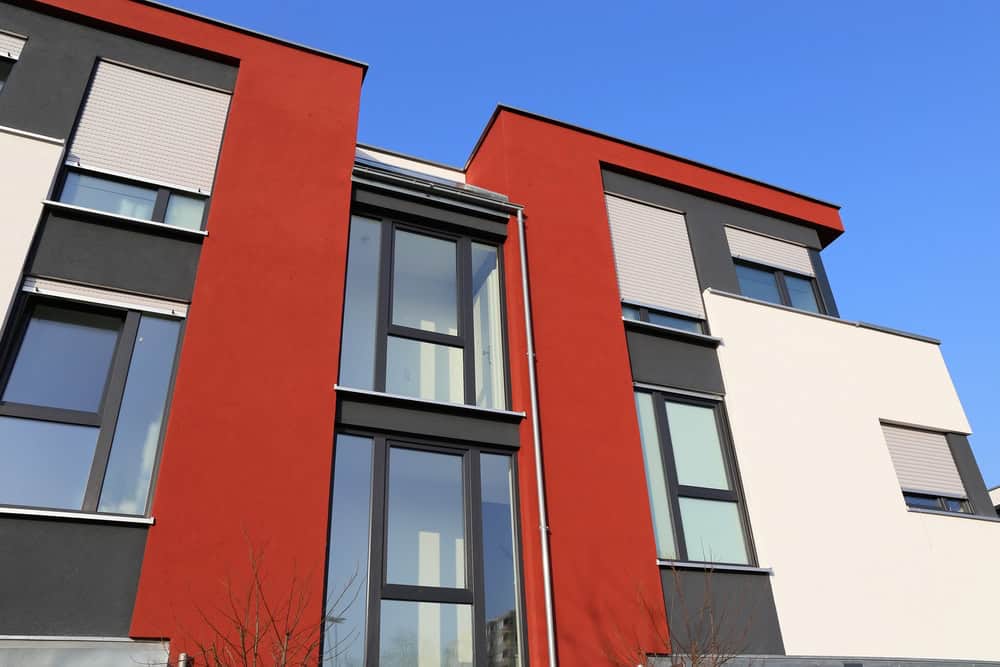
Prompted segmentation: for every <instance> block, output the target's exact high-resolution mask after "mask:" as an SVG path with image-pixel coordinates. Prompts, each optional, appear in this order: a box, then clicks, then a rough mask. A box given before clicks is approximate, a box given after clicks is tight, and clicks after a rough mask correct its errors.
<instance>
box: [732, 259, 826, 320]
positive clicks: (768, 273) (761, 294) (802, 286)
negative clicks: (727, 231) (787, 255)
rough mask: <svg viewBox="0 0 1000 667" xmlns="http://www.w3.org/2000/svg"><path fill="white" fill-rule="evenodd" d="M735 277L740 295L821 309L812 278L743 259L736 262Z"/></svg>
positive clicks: (809, 308)
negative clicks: (738, 284) (751, 263)
mask: <svg viewBox="0 0 1000 667" xmlns="http://www.w3.org/2000/svg"><path fill="white" fill-rule="evenodd" d="M736 277H737V279H738V280H739V283H740V293H741V294H742V295H743V296H748V297H750V298H751V299H760V300H761V301H767V302H769V303H777V304H781V305H783V306H791V307H792V308H798V309H799V310H805V311H808V312H810V313H819V312H822V311H821V309H820V301H819V297H817V295H816V281H814V280H813V279H812V278H809V277H807V276H798V275H795V274H794V273H789V272H787V271H782V270H781V269H772V268H769V267H766V266H762V265H750V264H746V263H744V262H742V261H740V262H737V263H736Z"/></svg>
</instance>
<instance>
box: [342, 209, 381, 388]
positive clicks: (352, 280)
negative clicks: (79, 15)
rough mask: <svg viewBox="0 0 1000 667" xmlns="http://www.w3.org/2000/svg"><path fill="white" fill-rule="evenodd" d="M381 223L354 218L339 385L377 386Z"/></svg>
mask: <svg viewBox="0 0 1000 667" xmlns="http://www.w3.org/2000/svg"><path fill="white" fill-rule="evenodd" d="M381 245H382V223H380V222H379V221H378V220H369V219H368V218H359V217H357V216H354V217H352V218H351V242H350V247H349V248H348V251H347V285H346V290H345V294H344V325H343V326H344V329H343V334H342V336H341V343H340V384H342V385H344V386H345V387H355V388H357V389H374V388H375V321H376V311H377V309H378V289H379V249H380V247H381Z"/></svg>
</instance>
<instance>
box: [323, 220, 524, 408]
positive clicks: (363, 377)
mask: <svg viewBox="0 0 1000 667" xmlns="http://www.w3.org/2000/svg"><path fill="white" fill-rule="evenodd" d="M500 261H501V257H500V249H499V248H498V247H497V246H496V245H492V244H489V243H486V242H481V241H477V240H473V239H471V238H469V237H466V236H459V235H453V234H442V233H439V232H436V231H435V232H431V231H429V230H426V229H422V228H419V227H414V226H412V225H409V224H405V223H402V222H398V221H395V220H390V219H385V218H379V219H376V218H371V217H364V216H358V215H355V216H353V217H352V219H351V230H350V244H349V249H348V259H347V279H346V290H345V296H344V325H343V333H342V338H341V355H340V358H341V367H340V380H339V382H340V384H342V385H344V386H346V387H352V388H356V389H368V390H374V391H384V392H387V393H390V394H400V395H403V396H411V397H414V398H422V399H427V400H433V401H443V402H449V403H465V404H469V405H477V406H480V407H484V408H493V409H504V408H506V407H507V383H506V353H505V346H504V333H503V332H504V319H503V301H502V296H501V295H502V285H503V282H502V274H501V272H500Z"/></svg>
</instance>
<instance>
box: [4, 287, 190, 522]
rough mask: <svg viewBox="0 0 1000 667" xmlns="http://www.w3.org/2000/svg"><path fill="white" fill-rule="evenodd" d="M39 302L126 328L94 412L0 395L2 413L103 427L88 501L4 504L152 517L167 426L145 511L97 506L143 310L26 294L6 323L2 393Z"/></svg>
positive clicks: (170, 389)
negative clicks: (96, 315) (57, 505)
mask: <svg viewBox="0 0 1000 667" xmlns="http://www.w3.org/2000/svg"><path fill="white" fill-rule="evenodd" d="M37 304H44V305H48V306H54V307H57V308H60V309H63V310H72V311H77V312H83V313H99V314H102V315H108V316H111V317H115V318H118V319H120V320H121V323H122V324H121V327H120V328H119V330H118V340H117V341H116V343H115V351H114V353H113V355H112V358H111V365H110V368H109V370H108V377H107V379H106V381H105V385H104V389H103V393H102V394H101V403H100V406H99V407H98V409H97V410H96V411H95V412H85V411H79V410H68V409H64V408H53V407H49V406H40V405H31V404H23V403H13V402H7V401H3V400H0V416H2V417H16V418H19V419H29V420H33V421H47V422H56V423H61V424H72V425H77V426H90V427H95V428H97V429H98V437H97V446H96V447H95V450H94V459H93V462H92V463H91V466H90V473H89V476H88V478H87V487H86V491H85V492H84V499H83V504H82V506H81V507H80V508H78V509H75V510H74V509H68V508H62V507H60V508H53V507H46V506H27V505H13V504H7V503H0V508H3V507H10V508H18V509H30V510H42V511H57V512H79V513H81V514H104V515H108V516H148V515H149V510H150V508H151V507H152V503H153V495H154V491H155V489H156V478H157V474H158V472H159V466H160V456H161V455H162V450H163V438H164V435H165V433H166V429H165V428H164V429H161V431H160V436H159V441H158V442H157V450H156V459H155V461H154V463H153V469H152V472H151V475H150V490H149V494H148V495H147V497H146V506H145V507H144V508H143V510H142V513H141V514H128V515H122V514H117V513H114V512H100V511H99V510H98V506H99V504H100V500H101V491H102V488H103V486H104V478H105V475H106V474H107V470H108V463H109V462H110V460H111V445H112V443H113V441H114V437H115V429H116V427H117V426H118V416H119V413H120V411H121V406H122V400H123V398H124V396H125V383H126V380H127V379H128V371H129V364H130V363H131V361H132V352H133V350H134V349H135V343H136V338H137V336H138V333H139V321H140V319H141V317H142V315H143V312H142V311H139V310H134V309H129V308H124V307H116V306H109V305H104V304H90V303H80V302H76V301H72V300H69V299H64V298H59V297H54V296H41V295H36V294H28V295H21V296H20V298H18V299H17V300H16V301H15V303H14V308H13V310H12V312H11V317H10V323H9V325H8V327H7V331H6V332H5V334H4V336H3V338H2V341H0V344H2V348H0V397H2V396H3V393H4V392H5V391H6V389H7V383H8V381H9V380H10V375H11V373H12V372H13V370H14V363H15V362H16V361H17V356H18V354H19V352H20V350H21V346H22V345H23V344H24V339H25V334H26V333H27V330H28V324H29V323H30V322H31V317H32V314H33V312H34V309H35V306H36V305H37ZM156 316H157V317H163V318H165V319H178V318H171V317H169V316H166V315H156ZM180 322H181V325H180V326H181V332H180V335H179V336H178V341H177V348H176V350H175V351H174V367H173V370H172V372H171V375H170V381H169V383H168V388H167V389H168V390H167V404H166V407H165V409H164V417H165V418H166V416H167V415H168V414H169V409H170V402H171V400H172V397H173V386H174V381H175V379H176V377H177V363H178V361H179V358H180V346H181V343H182V341H183V338H184V320H180Z"/></svg>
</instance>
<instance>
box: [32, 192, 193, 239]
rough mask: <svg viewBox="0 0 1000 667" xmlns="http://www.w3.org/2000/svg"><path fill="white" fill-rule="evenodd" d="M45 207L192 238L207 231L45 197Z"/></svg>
mask: <svg viewBox="0 0 1000 667" xmlns="http://www.w3.org/2000/svg"><path fill="white" fill-rule="evenodd" d="M42 203H43V204H45V206H46V207H47V208H54V209H57V210H63V211H72V212H74V213H83V214H85V215H88V216H90V217H93V218H97V219H99V220H113V221H115V222H127V223H129V224H134V225H143V226H145V227H147V228H149V229H156V230H158V231H160V232H166V233H172V234H177V235H179V236H188V237H194V238H205V237H206V236H208V232H206V231H203V230H200V229H185V228H184V227H175V226H174V225H168V224H166V223H163V222H153V221H152V220H143V219H142V218H133V217H131V216H128V215H118V214H117V213H108V212H107V211H99V210H97V209H95V208H86V207H85V206H76V205H74V204H66V203H64V202H61V201H54V200H52V199H45V200H43V201H42Z"/></svg>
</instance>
